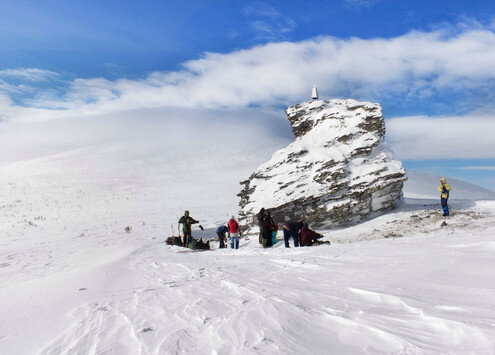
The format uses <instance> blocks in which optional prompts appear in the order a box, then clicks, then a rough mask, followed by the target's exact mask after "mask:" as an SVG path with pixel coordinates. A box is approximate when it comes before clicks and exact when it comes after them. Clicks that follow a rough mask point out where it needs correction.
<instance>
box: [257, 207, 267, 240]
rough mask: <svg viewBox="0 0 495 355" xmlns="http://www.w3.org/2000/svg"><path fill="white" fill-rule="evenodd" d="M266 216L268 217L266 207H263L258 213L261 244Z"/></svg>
mask: <svg viewBox="0 0 495 355" xmlns="http://www.w3.org/2000/svg"><path fill="white" fill-rule="evenodd" d="M265 218H266V213H265V209H264V208H261V210H260V212H259V213H258V226H259V227H260V235H259V237H258V242H259V243H260V244H263V222H264V221H265Z"/></svg>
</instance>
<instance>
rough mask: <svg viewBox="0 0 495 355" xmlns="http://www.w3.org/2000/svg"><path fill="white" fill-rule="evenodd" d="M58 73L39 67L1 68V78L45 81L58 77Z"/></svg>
mask: <svg viewBox="0 0 495 355" xmlns="http://www.w3.org/2000/svg"><path fill="white" fill-rule="evenodd" d="M57 76H58V74H57V73H55V72H52V71H49V70H43V69H37V68H17V69H4V70H0V78H6V79H12V78H13V79H19V80H24V81H45V80H49V79H53V78H55V77H57Z"/></svg>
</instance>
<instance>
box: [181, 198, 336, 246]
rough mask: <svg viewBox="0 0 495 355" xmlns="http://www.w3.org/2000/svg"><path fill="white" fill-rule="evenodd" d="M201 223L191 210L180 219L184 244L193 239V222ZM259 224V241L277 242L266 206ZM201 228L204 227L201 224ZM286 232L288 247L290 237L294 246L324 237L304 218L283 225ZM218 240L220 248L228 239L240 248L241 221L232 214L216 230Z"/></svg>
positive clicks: (275, 227) (267, 243) (305, 244)
mask: <svg viewBox="0 0 495 355" xmlns="http://www.w3.org/2000/svg"><path fill="white" fill-rule="evenodd" d="M196 223H199V221H197V220H195V219H194V218H192V217H191V216H190V215H189V211H185V212H184V215H183V216H182V217H181V218H180V219H179V224H182V226H183V227H182V231H183V233H182V234H183V241H182V245H184V246H187V245H189V243H190V242H191V240H192V236H191V228H192V225H193V224H196ZM258 224H259V227H260V235H259V242H260V244H261V245H262V246H263V247H264V248H269V247H272V246H273V245H274V244H275V243H276V236H277V231H278V229H279V228H278V225H277V224H275V222H274V221H273V218H272V217H271V215H270V212H269V211H266V210H265V209H264V208H262V209H261V210H260V213H259V214H258ZM200 228H201V229H203V228H202V227H201V225H200ZM282 230H283V232H284V243H285V246H286V247H287V248H289V247H290V242H289V241H290V239H291V238H292V239H293V242H294V246H295V247H299V246H311V245H318V244H321V243H322V242H320V241H319V240H318V238H322V237H323V235H321V234H318V233H316V232H315V231H313V230H311V229H309V227H308V225H307V224H305V223H303V221H302V220H298V221H295V222H286V223H285V224H284V225H282ZM216 233H217V236H218V240H219V241H220V249H224V248H226V247H227V243H226V240H227V238H229V239H230V247H231V248H232V249H239V237H241V236H242V231H241V228H240V226H239V223H238V222H237V221H236V220H235V217H234V216H232V217H231V218H230V220H229V221H228V222H227V224H225V225H221V226H219V227H218V228H217V230H216ZM328 243H329V242H328Z"/></svg>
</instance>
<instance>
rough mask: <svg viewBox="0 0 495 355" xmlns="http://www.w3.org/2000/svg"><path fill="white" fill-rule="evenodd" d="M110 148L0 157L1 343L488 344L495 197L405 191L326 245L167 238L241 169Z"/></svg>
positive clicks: (21, 346)
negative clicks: (432, 196)
mask: <svg viewBox="0 0 495 355" xmlns="http://www.w3.org/2000/svg"><path fill="white" fill-rule="evenodd" d="M107 154H108V156H109V157H110V158H108V159H109V161H111V162H112V165H111V166H110V165H107V164H106V162H107V161H106V160H105V159H106V158H105V157H106V155H107ZM112 154H113V153H111V152H103V153H102V152H101V151H94V152H93V151H91V150H90V151H87V150H82V151H73V152H70V153H66V154H62V155H57V156H52V157H48V158H43V159H36V160H33V161H29V162H19V163H12V164H8V165H4V166H2V167H1V173H2V174H0V194H1V196H2V202H1V203H0V238H1V239H0V245H1V248H0V258H1V259H0V260H1V261H0V351H1V352H2V353H6V354H26V353H42V354H61V353H62V354H86V353H87V354H107V353H118V354H163V353H204V354H210V353H218V354H231V353H246V354H251V353H253V354H255V353H263V354H266V353H270V354H315V353H339V354H361V353H372V354H373V353H376V354H382V353H393V354H400V353H412V354H432V353H476V354H492V353H493V349H494V339H495V304H494V303H495V281H494V280H495V277H494V276H495V258H494V256H495V254H494V253H495V246H494V245H495V237H494V232H495V202H493V201H482V202H476V201H455V200H452V201H451V205H452V208H453V212H452V216H451V217H450V218H448V219H444V218H442V217H441V216H440V215H439V213H440V212H439V206H438V202H437V201H431V200H430V201H422V200H408V199H406V204H405V205H403V206H401V207H400V208H399V209H396V210H394V211H391V212H390V213H388V214H385V215H383V216H379V217H377V218H374V219H371V220H368V221H366V222H364V223H362V224H359V225H357V226H354V227H351V228H346V229H340V230H331V231H321V232H323V233H324V234H325V236H326V238H325V239H327V240H331V241H332V245H331V246H328V245H323V246H320V247H313V248H299V249H295V248H291V249H285V248H284V247H283V246H282V243H280V242H279V243H278V244H277V245H276V246H275V247H274V248H272V249H267V250H264V249H260V248H259V247H258V246H257V241H256V238H254V239H253V238H251V240H248V239H247V238H244V239H242V240H241V248H240V249H239V250H237V251H235V250H230V249H227V250H212V251H208V252H186V251H185V250H184V249H182V248H179V247H173V246H167V245H165V244H164V243H163V241H164V239H165V237H167V236H169V235H171V234H172V230H171V225H172V227H173V228H174V229H175V227H176V217H177V214H181V213H182V212H183V209H185V208H186V207H187V208H188V209H190V210H191V214H192V216H193V217H195V218H198V219H200V221H201V222H202V224H203V225H204V226H205V227H207V231H206V232H204V234H202V235H204V236H207V234H208V233H211V234H212V230H213V229H212V228H213V227H214V226H215V224H216V223H217V222H224V220H226V219H227V218H228V217H229V216H230V215H231V214H232V211H233V210H234V209H235V204H236V201H234V200H232V196H233V195H234V192H235V191H236V190H235V189H238V188H239V187H238V186H237V185H236V186H233V187H230V186H229V185H228V184H227V182H228V181H231V180H233V179H234V178H235V179H237V178H236V176H234V173H235V174H242V171H241V172H239V171H234V170H232V171H234V172H228V173H225V174H222V175H215V174H213V173H208V171H209V170H208V169H206V168H205V166H206V165H208V164H212V163H211V162H204V164H206V165H201V164H202V163H201V162H200V161H198V162H197V164H198V165H197V171H196V172H195V173H194V172H193V173H191V171H190V170H188V167H187V166H181V165H176V166H173V169H172V170H173V171H174V174H172V175H170V174H169V169H165V168H163V166H164V164H163V162H162V163H160V164H159V163H157V162H155V161H152V162H150V161H147V160H144V161H143V160H139V159H137V160H133V161H132V164H130V163H129V162H128V161H125V160H124V161H121V162H120V163H119V160H116V159H114V157H113V155H112ZM119 154H120V153H119ZM155 163H156V164H155ZM227 171H230V170H227ZM199 172H201V174H200V173H199ZM194 176H200V178H201V180H200V181H196V180H194ZM237 180H239V179H237ZM237 180H235V181H237ZM181 184H183V185H181ZM177 186H190V188H189V189H184V191H182V190H181V191H177ZM434 188H436V186H434ZM231 190H232V191H231ZM406 197H407V196H406ZM143 222H144V224H143ZM203 222H205V223H203ZM443 222H446V225H444V226H442V224H443ZM126 226H131V227H132V231H131V233H125V231H124V228H125V227H126ZM208 227H209V228H208ZM198 235H199V234H198Z"/></svg>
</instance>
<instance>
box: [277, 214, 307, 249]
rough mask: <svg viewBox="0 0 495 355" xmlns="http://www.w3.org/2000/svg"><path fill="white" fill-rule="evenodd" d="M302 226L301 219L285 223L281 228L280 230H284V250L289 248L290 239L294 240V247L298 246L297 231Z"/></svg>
mask: <svg viewBox="0 0 495 355" xmlns="http://www.w3.org/2000/svg"><path fill="white" fill-rule="evenodd" d="M303 226H304V223H303V221H302V220H301V219H300V220H298V221H297V222H287V223H285V224H284V225H283V226H282V229H283V230H284V242H285V247H286V248H289V239H290V237H292V239H293V240H294V246H295V247H298V246H299V231H300V230H301V228H302V227H303Z"/></svg>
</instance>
